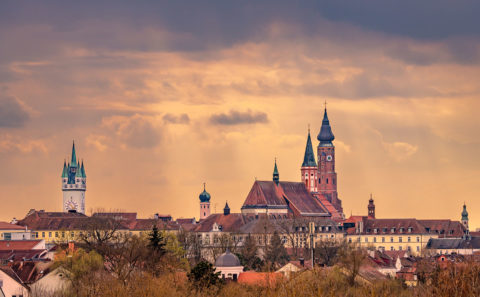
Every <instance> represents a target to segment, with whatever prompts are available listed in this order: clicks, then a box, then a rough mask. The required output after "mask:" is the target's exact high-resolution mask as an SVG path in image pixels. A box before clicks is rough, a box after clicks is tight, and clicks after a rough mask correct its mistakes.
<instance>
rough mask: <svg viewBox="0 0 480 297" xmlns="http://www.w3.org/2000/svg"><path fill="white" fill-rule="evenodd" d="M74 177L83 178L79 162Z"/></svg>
mask: <svg viewBox="0 0 480 297" xmlns="http://www.w3.org/2000/svg"><path fill="white" fill-rule="evenodd" d="M75 177H83V176H82V168H81V167H80V162H78V166H77V171H76V173H75Z"/></svg>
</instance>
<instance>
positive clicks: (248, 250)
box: [238, 234, 262, 270]
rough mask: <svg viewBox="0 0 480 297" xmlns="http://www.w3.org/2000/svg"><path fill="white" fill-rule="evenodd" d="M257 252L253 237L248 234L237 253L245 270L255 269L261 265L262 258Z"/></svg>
mask: <svg viewBox="0 0 480 297" xmlns="http://www.w3.org/2000/svg"><path fill="white" fill-rule="evenodd" d="M257 252H258V247H257V243H256V242H255V238H253V237H252V236H251V235H250V234H248V236H247V238H246V239H245V244H244V245H243V248H242V252H241V253H240V255H238V256H239V259H240V262H241V263H242V265H243V266H244V267H245V269H246V270H256V269H259V268H260V267H261V266H262V260H261V259H260V258H259V257H258V256H257Z"/></svg>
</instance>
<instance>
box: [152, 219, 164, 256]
mask: <svg viewBox="0 0 480 297" xmlns="http://www.w3.org/2000/svg"><path fill="white" fill-rule="evenodd" d="M148 240H149V245H148V246H149V247H150V248H151V249H152V250H153V251H154V252H156V253H157V254H158V255H160V256H163V255H164V254H165V252H166V251H165V240H164V238H163V236H162V233H161V232H159V231H158V228H157V226H156V225H153V227H152V231H151V232H150V234H149V238H148Z"/></svg>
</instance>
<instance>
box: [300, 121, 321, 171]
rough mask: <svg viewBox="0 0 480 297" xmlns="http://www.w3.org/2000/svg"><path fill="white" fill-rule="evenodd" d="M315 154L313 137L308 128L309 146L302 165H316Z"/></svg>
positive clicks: (306, 148)
mask: <svg viewBox="0 0 480 297" xmlns="http://www.w3.org/2000/svg"><path fill="white" fill-rule="evenodd" d="M316 166H317V162H315V154H314V153H313V147H312V139H311V138H310V128H309V129H308V137H307V146H306V147H305V156H304V157H303V163H302V167H316Z"/></svg>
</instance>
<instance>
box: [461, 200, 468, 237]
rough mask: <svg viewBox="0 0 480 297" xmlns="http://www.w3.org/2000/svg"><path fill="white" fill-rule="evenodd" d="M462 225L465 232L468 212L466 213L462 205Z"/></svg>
mask: <svg viewBox="0 0 480 297" xmlns="http://www.w3.org/2000/svg"><path fill="white" fill-rule="evenodd" d="M462 224H463V226H464V227H465V230H467V232H468V231H469V230H468V212H467V205H466V204H465V203H463V211H462Z"/></svg>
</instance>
